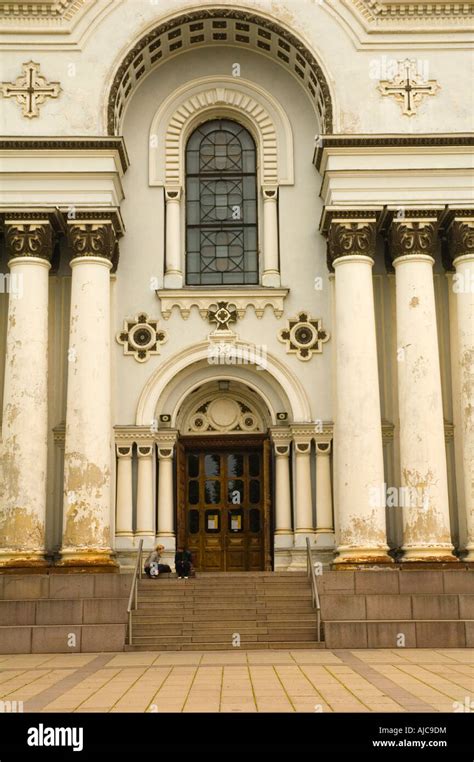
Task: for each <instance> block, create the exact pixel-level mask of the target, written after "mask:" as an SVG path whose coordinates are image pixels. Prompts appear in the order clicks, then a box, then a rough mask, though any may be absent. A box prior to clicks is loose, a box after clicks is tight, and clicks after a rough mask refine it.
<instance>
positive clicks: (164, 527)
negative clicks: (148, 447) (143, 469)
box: [156, 431, 179, 565]
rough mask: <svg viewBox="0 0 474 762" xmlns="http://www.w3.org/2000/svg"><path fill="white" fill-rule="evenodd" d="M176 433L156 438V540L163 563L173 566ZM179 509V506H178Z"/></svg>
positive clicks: (174, 545)
mask: <svg viewBox="0 0 474 762" xmlns="http://www.w3.org/2000/svg"><path fill="white" fill-rule="evenodd" d="M176 439H177V432H171V431H170V432H167V433H166V434H165V433H163V434H162V433H159V434H157V436H156V446H157V453H158V531H157V535H156V536H157V540H158V542H159V543H160V544H161V545H164V546H165V557H164V560H165V563H170V565H173V564H174V551H175V549H176V532H175V516H174V513H175V511H174V454H175V448H176ZM178 507H179V506H178Z"/></svg>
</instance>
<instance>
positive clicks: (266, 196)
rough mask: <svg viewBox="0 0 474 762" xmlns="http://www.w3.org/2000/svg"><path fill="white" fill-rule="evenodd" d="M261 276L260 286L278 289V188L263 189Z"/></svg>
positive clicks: (279, 281) (279, 279) (279, 280)
mask: <svg viewBox="0 0 474 762" xmlns="http://www.w3.org/2000/svg"><path fill="white" fill-rule="evenodd" d="M262 194H263V274H262V285H263V286H271V287H273V288H278V287H279V286H280V283H281V278H280V266H279V261H278V188H277V187H271V188H268V187H263V188H262Z"/></svg>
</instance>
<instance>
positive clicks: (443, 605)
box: [412, 595, 459, 619]
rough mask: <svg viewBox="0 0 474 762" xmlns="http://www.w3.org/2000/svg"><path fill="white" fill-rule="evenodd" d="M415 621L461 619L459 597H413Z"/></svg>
mask: <svg viewBox="0 0 474 762" xmlns="http://www.w3.org/2000/svg"><path fill="white" fill-rule="evenodd" d="M412 605H413V619H459V603H458V596H457V595H413V596H412Z"/></svg>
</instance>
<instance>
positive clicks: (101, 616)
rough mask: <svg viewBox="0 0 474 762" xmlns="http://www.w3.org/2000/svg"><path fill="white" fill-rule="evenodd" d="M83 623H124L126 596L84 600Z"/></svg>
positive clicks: (126, 616) (126, 615)
mask: <svg viewBox="0 0 474 762" xmlns="http://www.w3.org/2000/svg"><path fill="white" fill-rule="evenodd" d="M82 604H83V617H82V621H83V623H84V624H126V623H127V621H128V614H127V605H128V598H97V599H93V600H87V599H86V600H84V601H83V602H82Z"/></svg>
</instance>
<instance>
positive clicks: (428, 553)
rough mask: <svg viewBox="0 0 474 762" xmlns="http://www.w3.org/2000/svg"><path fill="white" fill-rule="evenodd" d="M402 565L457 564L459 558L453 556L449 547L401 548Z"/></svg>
mask: <svg viewBox="0 0 474 762" xmlns="http://www.w3.org/2000/svg"><path fill="white" fill-rule="evenodd" d="M402 550H403V556H402V558H401V563H402V564H412V563H432V564H439V563H449V564H458V563H459V558H457V556H455V555H453V552H452V551H453V549H452V547H451V546H447V547H446V546H445V547H443V546H441V547H440V546H438V547H437V548H436V547H435V548H402Z"/></svg>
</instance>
